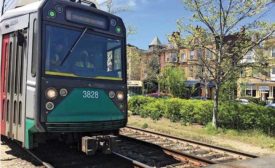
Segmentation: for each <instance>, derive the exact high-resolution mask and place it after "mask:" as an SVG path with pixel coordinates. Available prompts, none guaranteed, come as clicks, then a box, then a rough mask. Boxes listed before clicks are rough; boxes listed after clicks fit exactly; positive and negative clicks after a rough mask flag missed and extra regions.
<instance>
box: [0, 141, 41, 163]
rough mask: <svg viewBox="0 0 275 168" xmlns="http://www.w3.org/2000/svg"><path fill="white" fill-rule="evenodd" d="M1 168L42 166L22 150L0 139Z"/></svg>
mask: <svg viewBox="0 0 275 168" xmlns="http://www.w3.org/2000/svg"><path fill="white" fill-rule="evenodd" d="M0 152H1V153H0V167H1V168H35V167H40V168H43V167H44V166H42V165H40V164H39V163H37V162H36V161H35V160H34V159H33V158H32V157H31V156H30V155H29V154H28V153H27V152H26V151H25V150H24V149H22V148H21V147H20V146H19V145H17V144H15V143H11V142H10V141H9V140H7V139H6V138H4V137H1V145H0Z"/></svg>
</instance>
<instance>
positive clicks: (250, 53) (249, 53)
mask: <svg viewBox="0 0 275 168" xmlns="http://www.w3.org/2000/svg"><path fill="white" fill-rule="evenodd" d="M252 55H253V53H252V51H249V52H248V53H247V54H246V56H245V58H246V59H248V60H251V59H252Z"/></svg>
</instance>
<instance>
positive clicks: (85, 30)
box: [60, 27, 88, 66]
mask: <svg viewBox="0 0 275 168" xmlns="http://www.w3.org/2000/svg"><path fill="white" fill-rule="evenodd" d="M87 30H88V28H87V27H86V28H85V29H84V30H83V32H82V33H81V35H80V36H79V37H78V39H76V40H75V42H74V44H73V46H72V48H71V49H70V50H68V52H67V53H66V55H65V56H64V58H63V59H62V61H61V62H60V66H62V65H63V64H64V62H65V61H66V60H67V58H68V57H69V56H70V55H71V54H72V52H73V51H74V49H75V48H76V46H77V44H78V43H79V42H80V41H81V39H82V38H83V36H84V35H85V33H86V32H87Z"/></svg>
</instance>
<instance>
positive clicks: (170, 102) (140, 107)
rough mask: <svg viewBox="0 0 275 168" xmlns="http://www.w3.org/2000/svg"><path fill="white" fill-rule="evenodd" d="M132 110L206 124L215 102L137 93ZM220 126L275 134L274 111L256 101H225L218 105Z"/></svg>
mask: <svg viewBox="0 0 275 168" xmlns="http://www.w3.org/2000/svg"><path fill="white" fill-rule="evenodd" d="M129 109H130V111H132V114H133V115H140V116H141V117H150V118H152V119H153V120H158V119H160V118H161V117H165V118H167V119H170V120H171V121H172V122H181V123H182V124H192V123H199V124H201V125H207V123H209V122H211V120H212V109H213V102H212V101H202V100H185V99H179V98H169V99H155V98H151V97H144V96H136V97H132V98H131V99H130V100H129ZM218 125H219V126H220V127H222V128H226V129H237V130H251V129H252V130H261V131H263V132H265V133H268V134H269V135H275V110H274V109H271V108H266V107H264V106H259V105H257V104H254V103H252V104H249V105H242V104H240V103H236V102H229V103H225V102H223V103H220V104H219V113H218ZM209 127H210V126H209Z"/></svg>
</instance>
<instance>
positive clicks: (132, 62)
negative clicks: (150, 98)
mask: <svg viewBox="0 0 275 168" xmlns="http://www.w3.org/2000/svg"><path fill="white" fill-rule="evenodd" d="M141 55H142V54H141V53H140V50H139V49H138V48H137V47H135V46H131V45H127V58H128V59H127V62H128V64H127V74H128V80H141V79H140V78H141V66H140V61H141Z"/></svg>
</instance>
